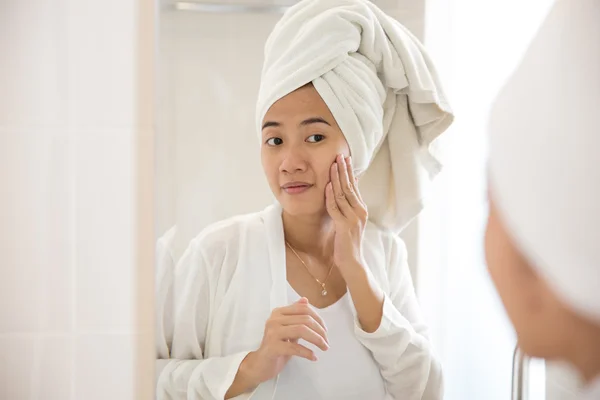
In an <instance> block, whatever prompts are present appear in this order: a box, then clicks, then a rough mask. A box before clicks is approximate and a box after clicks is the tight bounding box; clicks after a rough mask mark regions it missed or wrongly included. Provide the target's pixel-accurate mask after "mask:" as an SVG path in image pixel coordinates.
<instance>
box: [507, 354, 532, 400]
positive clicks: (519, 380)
mask: <svg viewBox="0 0 600 400" xmlns="http://www.w3.org/2000/svg"><path fill="white" fill-rule="evenodd" d="M528 397H529V357H527V355H525V353H523V351H522V350H521V349H520V348H519V345H517V346H516V347H515V352H514V354H513V369H512V394H511V399H512V400H527V398H528Z"/></svg>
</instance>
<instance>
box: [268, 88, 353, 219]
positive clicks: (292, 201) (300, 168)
mask: <svg viewBox="0 0 600 400" xmlns="http://www.w3.org/2000/svg"><path fill="white" fill-rule="evenodd" d="M262 127H263V128H262V146H261V159H262V165H263V169H264V171H265V174H266V176H267V180H268V181H269V186H270V187H271V190H272V191H273V194H274V195H275V197H276V198H277V200H278V201H279V203H280V204H281V206H282V207H283V209H284V210H285V211H286V212H288V213H290V214H292V215H307V214H322V213H324V212H326V209H325V187H326V185H327V183H328V182H329V181H330V176H329V171H330V167H331V164H333V162H334V161H335V157H336V155H337V154H343V155H344V156H349V155H350V154H349V153H350V150H349V148H348V144H347V142H346V139H345V137H344V135H343V133H342V131H341V130H340V128H339V126H338V125H337V123H336V121H335V119H334V118H333V115H332V114H331V112H330V111H329V108H328V107H327V105H326V104H325V102H324V101H323V99H321V96H319V93H318V92H317V91H316V89H315V88H314V86H313V85H312V84H309V85H306V86H303V87H301V88H300V89H298V90H296V91H294V92H292V93H290V94H288V95H287V96H285V97H283V98H281V99H280V100H278V101H277V102H276V103H275V104H273V106H272V107H271V108H270V109H269V111H268V112H267V113H266V115H265V118H264V120H263V121H262Z"/></svg>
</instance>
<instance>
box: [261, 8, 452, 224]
mask: <svg viewBox="0 0 600 400" xmlns="http://www.w3.org/2000/svg"><path fill="white" fill-rule="evenodd" d="M310 82H312V83H313V84H314V86H315V88H316V90H317V91H318V92H319V94H320V95H321V97H322V98H323V100H324V101H325V103H326V104H327V106H328V107H329V109H330V110H331V112H332V114H333V116H334V118H335V119H336V121H337V123H338V125H339V126H340V128H341V130H342V132H343V133H344V135H345V137H346V140H347V141H348V144H349V146H350V151H351V155H352V159H353V162H354V166H355V173H356V174H357V175H362V176H361V179H360V189H361V193H362V195H363V198H364V199H365V201H366V203H367V206H368V209H369V216H370V219H371V220H372V221H373V222H374V223H375V224H378V225H380V226H383V227H387V228H390V229H392V230H394V231H396V232H400V231H401V230H402V229H403V228H404V227H405V226H406V225H407V224H408V223H409V222H410V221H411V220H412V218H413V217H415V216H416V215H417V214H418V213H419V212H420V211H421V209H422V207H423V203H422V201H423V197H424V192H425V189H426V185H425V183H427V182H428V181H429V180H430V179H432V178H433V177H434V176H435V175H437V173H438V172H439V171H440V167H441V165H440V162H439V161H438V159H437V158H436V157H435V156H434V155H433V153H432V151H431V145H432V142H433V141H434V140H435V139H436V138H437V137H438V136H439V135H440V134H441V133H442V132H444V131H445V130H446V129H447V128H448V126H449V125H450V124H451V123H452V121H453V115H452V111H451V110H450V106H449V105H448V103H447V101H446V98H445V96H444V93H443V91H442V87H441V85H440V82H439V80H438V77H437V74H436V71H435V68H434V66H433V64H432V62H431V60H430V58H429V56H428V55H427V53H426V52H425V49H424V48H423V46H422V45H421V43H420V42H419V41H418V40H417V39H416V38H415V37H414V36H413V35H412V34H411V33H410V32H409V31H408V30H407V29H406V28H405V27H403V26H402V25H401V24H400V23H398V22H397V21H395V20H394V19H392V18H391V17H389V16H387V15H386V14H385V13H383V12H382V11H381V10H380V9H378V8H377V7H376V6H375V5H373V4H372V3H370V2H368V1H366V0H327V1H323V0H304V1H301V2H300V3H298V4H296V5H295V6H293V7H291V8H290V9H289V10H288V11H287V12H286V14H285V15H284V16H283V17H282V19H281V20H280V21H279V22H278V23H277V25H276V26H275V28H274V30H273V32H272V33H271V35H270V36H269V38H268V40H267V43H266V45H265V63H264V66H263V71H262V79H261V86H260V91H259V99H258V104H257V128H258V133H259V135H260V134H261V124H262V121H263V118H264V116H265V114H266V112H267V111H268V110H269V108H270V107H271V106H272V105H273V104H274V103H275V102H276V101H277V100H279V99H280V98H282V97H284V96H285V95H287V94H289V93H291V92H293V91H294V90H296V89H298V88H299V87H301V86H303V85H305V84H307V83H310Z"/></svg>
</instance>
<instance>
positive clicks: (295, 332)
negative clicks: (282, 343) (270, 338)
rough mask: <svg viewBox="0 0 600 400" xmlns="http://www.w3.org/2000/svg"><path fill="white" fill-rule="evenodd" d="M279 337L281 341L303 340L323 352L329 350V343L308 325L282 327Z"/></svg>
mask: <svg viewBox="0 0 600 400" xmlns="http://www.w3.org/2000/svg"><path fill="white" fill-rule="evenodd" d="M278 336H279V338H280V339H281V340H294V339H303V340H305V341H307V342H308V343H312V344H314V345H315V346H317V347H318V348H320V349H321V350H323V351H327V350H328V349H329V345H328V344H327V341H326V340H325V339H324V338H323V337H322V336H321V335H319V334H317V332H315V331H314V330H312V329H311V328H309V327H308V326H306V325H282V326H281V327H280V329H279V331H278Z"/></svg>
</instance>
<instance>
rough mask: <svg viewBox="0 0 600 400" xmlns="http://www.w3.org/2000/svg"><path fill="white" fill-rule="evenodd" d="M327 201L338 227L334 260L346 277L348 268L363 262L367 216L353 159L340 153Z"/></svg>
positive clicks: (326, 197)
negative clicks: (362, 252) (353, 167)
mask: <svg viewBox="0 0 600 400" xmlns="http://www.w3.org/2000/svg"><path fill="white" fill-rule="evenodd" d="M325 202H326V205H327V211H328V212H329V215H330V216H331V218H332V219H333V222H334V224H335V239H334V250H333V260H334V263H335V265H336V266H337V267H338V268H339V270H340V272H341V273H342V275H343V274H344V271H345V270H346V269H347V268H350V267H351V266H353V265H362V263H363V260H362V254H361V243H362V237H363V232H364V229H365V225H366V224H367V216H368V214H367V206H366V205H365V203H364V201H363V200H362V198H361V196H360V193H359V191H358V185H357V180H356V179H355V178H354V173H353V172H352V159H351V158H350V157H347V158H344V156H342V155H341V154H338V156H337V158H336V161H335V162H334V163H333V165H332V166H331V182H330V183H329V184H328V185H327V188H326V190H325Z"/></svg>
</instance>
